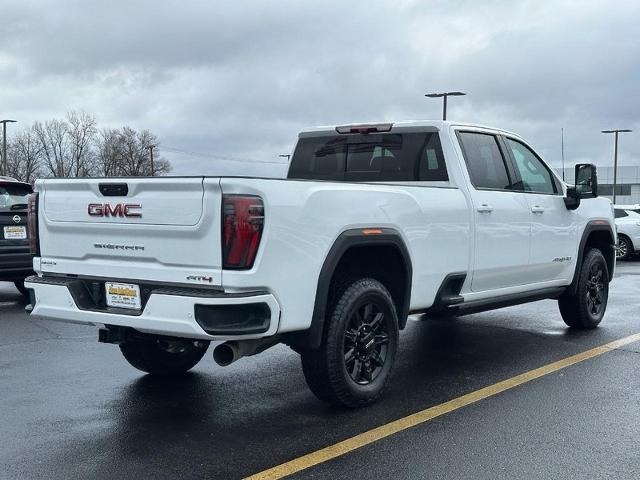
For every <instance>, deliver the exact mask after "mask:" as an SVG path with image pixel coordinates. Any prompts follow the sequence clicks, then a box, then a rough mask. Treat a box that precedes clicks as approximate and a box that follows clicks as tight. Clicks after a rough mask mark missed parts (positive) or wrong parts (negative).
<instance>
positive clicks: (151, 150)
mask: <svg viewBox="0 0 640 480" xmlns="http://www.w3.org/2000/svg"><path fill="white" fill-rule="evenodd" d="M157 146H158V145H148V146H147V148H148V149H149V153H150V155H151V176H152V177H153V173H154V171H153V170H154V169H153V149H154V148H156V147H157Z"/></svg>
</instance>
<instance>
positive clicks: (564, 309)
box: [558, 249, 609, 329]
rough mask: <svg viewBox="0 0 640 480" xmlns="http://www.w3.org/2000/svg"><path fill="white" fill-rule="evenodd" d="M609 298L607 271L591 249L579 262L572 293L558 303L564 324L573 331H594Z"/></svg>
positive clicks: (599, 253) (599, 254)
mask: <svg viewBox="0 0 640 480" xmlns="http://www.w3.org/2000/svg"><path fill="white" fill-rule="evenodd" d="M608 297H609V270H608V268H607V262H606V261H605V259H604V256H603V255H602V252H601V251H600V250H597V249H591V250H589V251H588V252H587V254H586V255H585V256H584V258H583V260H582V267H581V268H580V273H579V276H578V285H577V289H576V293H575V294H572V295H567V294H565V295H563V296H562V297H560V298H559V299H558V306H559V307H560V314H561V315H562V319H563V320H564V323H566V324H567V325H568V326H570V327H573V328H579V329H590V328H596V327H597V326H598V324H599V323H600V322H601V321H602V317H604V312H605V310H606V309H607V299H608Z"/></svg>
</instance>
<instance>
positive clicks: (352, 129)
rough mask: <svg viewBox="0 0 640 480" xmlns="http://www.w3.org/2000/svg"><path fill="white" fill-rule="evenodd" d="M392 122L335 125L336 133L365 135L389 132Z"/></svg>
mask: <svg viewBox="0 0 640 480" xmlns="http://www.w3.org/2000/svg"><path fill="white" fill-rule="evenodd" d="M391 127H393V123H370V124H362V125H340V126H339V127H336V132H338V133H342V134H345V133H359V134H361V135H366V134H368V133H378V132H390V131H391Z"/></svg>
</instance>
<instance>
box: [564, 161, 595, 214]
mask: <svg viewBox="0 0 640 480" xmlns="http://www.w3.org/2000/svg"><path fill="white" fill-rule="evenodd" d="M574 183H575V186H573V187H567V196H566V197H565V199H564V204H565V205H566V206H567V208H568V209H569V210H575V209H576V208H578V207H579V206H580V199H582V198H595V197H597V196H598V173H597V171H596V166H595V165H592V164H590V163H579V164H578V165H576V169H575V182H574Z"/></svg>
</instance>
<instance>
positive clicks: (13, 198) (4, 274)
mask: <svg viewBox="0 0 640 480" xmlns="http://www.w3.org/2000/svg"><path fill="white" fill-rule="evenodd" d="M32 192H33V189H32V188H31V185H29V184H28V183H22V182H18V181H17V180H14V179H13V178H9V177H0V281H9V282H14V283H15V285H16V288H17V289H18V290H19V291H20V293H22V294H23V295H26V291H25V289H24V279H25V278H26V277H28V276H29V275H32V274H33V270H32V269H33V261H32V258H31V252H30V249H29V232H28V231H27V229H28V226H27V197H28V196H29V194H31V193H32Z"/></svg>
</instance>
